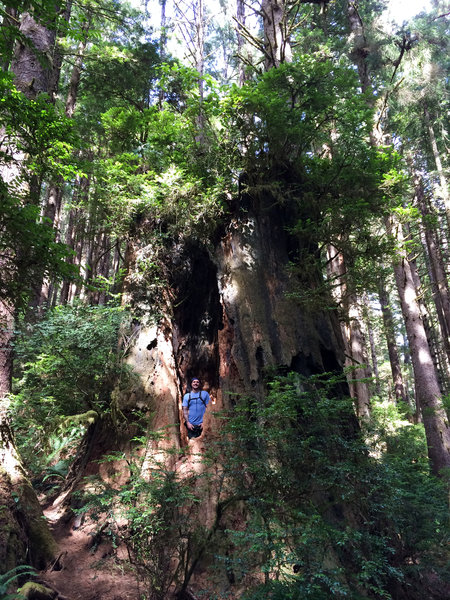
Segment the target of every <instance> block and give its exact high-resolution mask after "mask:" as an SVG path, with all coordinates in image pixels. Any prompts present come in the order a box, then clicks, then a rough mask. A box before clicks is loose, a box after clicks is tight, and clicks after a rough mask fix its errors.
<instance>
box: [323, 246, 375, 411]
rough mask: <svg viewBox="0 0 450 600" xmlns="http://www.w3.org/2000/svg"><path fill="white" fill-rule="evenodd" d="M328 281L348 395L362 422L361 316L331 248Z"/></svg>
mask: <svg viewBox="0 0 450 600" xmlns="http://www.w3.org/2000/svg"><path fill="white" fill-rule="evenodd" d="M327 266H328V277H329V279H330V281H332V282H333V287H334V290H335V298H336V300H337V301H338V303H339V305H340V306H341V308H342V317H341V329H342V333H343V338H344V343H345V354H346V362H345V366H346V368H347V369H348V373H347V380H348V384H349V388H350V395H351V397H352V398H353V400H354V401H355V407H356V414H357V416H358V418H359V419H361V420H368V419H369V417H370V390H369V385H368V381H367V380H368V378H369V377H370V372H369V370H368V368H367V364H368V361H367V357H366V353H365V341H364V335H363V333H362V330H361V325H360V321H361V314H360V311H359V309H358V301H357V298H356V296H355V295H354V294H349V292H348V289H347V284H346V267H345V260H344V256H343V254H342V252H340V251H339V250H337V248H335V247H334V246H329V248H328V261H327Z"/></svg>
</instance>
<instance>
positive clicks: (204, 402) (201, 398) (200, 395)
mask: <svg viewBox="0 0 450 600" xmlns="http://www.w3.org/2000/svg"><path fill="white" fill-rule="evenodd" d="M202 391H203V390H201V391H200V392H199V398H200V400H201V401H202V402H203V404H204V406H205V408H206V400H205V399H204V398H203V396H202ZM191 399H192V398H191V392H189V398H188V405H187V408H188V410H189V407H190V405H191Z"/></svg>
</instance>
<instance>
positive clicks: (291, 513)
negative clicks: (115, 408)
mask: <svg viewBox="0 0 450 600" xmlns="http://www.w3.org/2000/svg"><path fill="white" fill-rule="evenodd" d="M340 385H341V383H340V380H339V378H336V377H334V376H332V375H331V374H324V375H322V376H315V377H311V378H308V379H305V378H302V377H299V376H298V375H294V374H292V375H289V376H287V377H277V378H275V379H274V380H273V381H272V382H271V383H270V384H269V393H268V395H267V398H266V399H265V400H264V402H262V403H261V402H256V401H251V400H248V401H241V403H240V404H238V406H237V407H236V408H235V415H234V416H231V417H230V418H229V420H228V422H227V425H226V431H227V432H228V433H230V437H227V439H226V440H223V441H222V449H221V453H222V455H223V462H222V463H221V464H222V468H223V470H224V477H225V481H226V485H225V486H224V496H227V497H228V498H230V499H231V498H233V497H235V498H239V499H240V501H242V500H244V501H245V506H246V511H247V513H246V523H247V525H246V528H245V529H240V528H233V527H232V526H229V527H228V529H227V540H228V546H227V549H228V550H227V553H226V554H223V555H222V556H220V557H219V558H220V559H221V560H222V561H223V563H226V564H227V565H228V568H229V569H231V570H232V571H233V573H234V574H235V576H238V577H239V578H240V579H241V580H242V581H243V582H244V585H246V588H247V592H246V594H245V597H246V598H251V599H255V600H256V599H257V598H258V599H259V598H264V597H271V598H272V597H273V598H295V599H300V598H301V599H306V598H308V599H309V598H311V599H314V600H326V599H328V598H330V597H345V598H352V599H354V600H359V599H361V598H367V597H371V598H380V599H381V598H386V599H387V598H391V597H393V596H391V594H392V593H393V590H394V589H395V587H396V585H399V584H400V585H403V583H404V582H405V581H406V582H407V585H411V582H414V581H416V580H419V579H420V577H421V576H422V574H423V573H427V569H429V568H430V565H431V564H434V568H437V569H441V572H442V574H443V575H444V569H445V564H446V562H447V559H448V555H447V554H446V553H445V552H444V555H443V556H442V555H441V556H439V554H442V552H443V548H444V546H445V543H446V540H447V538H448V523H447V522H446V517H445V515H446V511H447V504H446V496H445V489H444V486H443V485H442V482H439V481H436V480H435V479H434V478H432V477H431V476H430V474H429V472H428V465H427V462H426V445H425V441H424V439H423V431H422V430H421V428H420V429H415V428H411V427H404V426H403V427H399V428H398V430H397V431H395V432H394V431H392V430H391V431H390V433H389V435H387V432H386V431H385V430H383V429H380V430H379V431H378V434H377V436H375V437H376V439H377V446H376V447H374V448H370V447H368V446H367V445H366V443H365V442H364V441H363V438H362V434H361V432H360V431H359V427H358V425H357V423H356V421H355V418H354V415H353V412H352V408H351V403H350V400H349V399H346V398H343V397H339V395H336V393H337V392H338V390H339V388H340ZM418 432H419V433H420V435H419V436H417V433H418ZM412 440H414V443H411V442H412ZM380 444H381V446H383V444H385V446H384V447H385V448H386V450H385V452H382V453H381V454H380V451H379V450H377V449H378V448H379V445H380ZM419 555H420V556H421V559H420V560H419V558H418V557H419ZM422 560H423V562H422ZM255 570H256V571H260V572H262V573H264V574H266V579H265V583H264V584H263V585H260V586H257V587H254V586H252V585H249V584H248V581H249V580H248V579H246V576H249V575H250V574H251V573H254V572H255ZM416 578H417V579H416ZM412 585H414V583H412ZM418 593H419V594H420V591H419V592H418ZM411 597H412V598H416V596H414V595H413V596H411ZM417 597H419V596H417Z"/></svg>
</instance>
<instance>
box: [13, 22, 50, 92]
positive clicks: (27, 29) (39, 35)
mask: <svg viewBox="0 0 450 600" xmlns="http://www.w3.org/2000/svg"><path fill="white" fill-rule="evenodd" d="M19 30H20V34H21V36H23V38H26V39H27V41H28V42H29V43H25V42H24V41H18V42H17V44H16V47H15V50H14V57H13V60H12V63H11V70H12V71H13V73H14V83H15V84H16V87H17V88H18V89H19V90H20V91H21V92H23V93H24V94H25V95H26V96H28V97H29V98H34V97H36V96H37V95H38V94H40V93H48V92H49V91H50V84H51V77H52V68H53V63H52V59H53V53H54V47H55V39H56V32H55V30H54V29H48V28H47V27H46V26H45V25H43V24H42V23H40V22H39V20H35V18H34V17H33V16H32V15H31V14H30V13H27V12H26V13H24V14H23V15H22V18H21V23H20V29H19Z"/></svg>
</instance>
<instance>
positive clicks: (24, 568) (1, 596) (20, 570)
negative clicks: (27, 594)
mask: <svg viewBox="0 0 450 600" xmlns="http://www.w3.org/2000/svg"><path fill="white" fill-rule="evenodd" d="M35 573H36V571H35V569H33V567H30V566H29V565H19V566H18V567H14V569H10V570H9V571H7V572H6V573H4V574H3V575H0V600H13V599H14V600H19V599H22V598H24V596H22V595H21V594H18V593H17V592H13V593H8V588H9V587H10V585H11V583H12V582H13V581H15V580H17V579H19V577H21V576H22V575H34V574H35Z"/></svg>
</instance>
